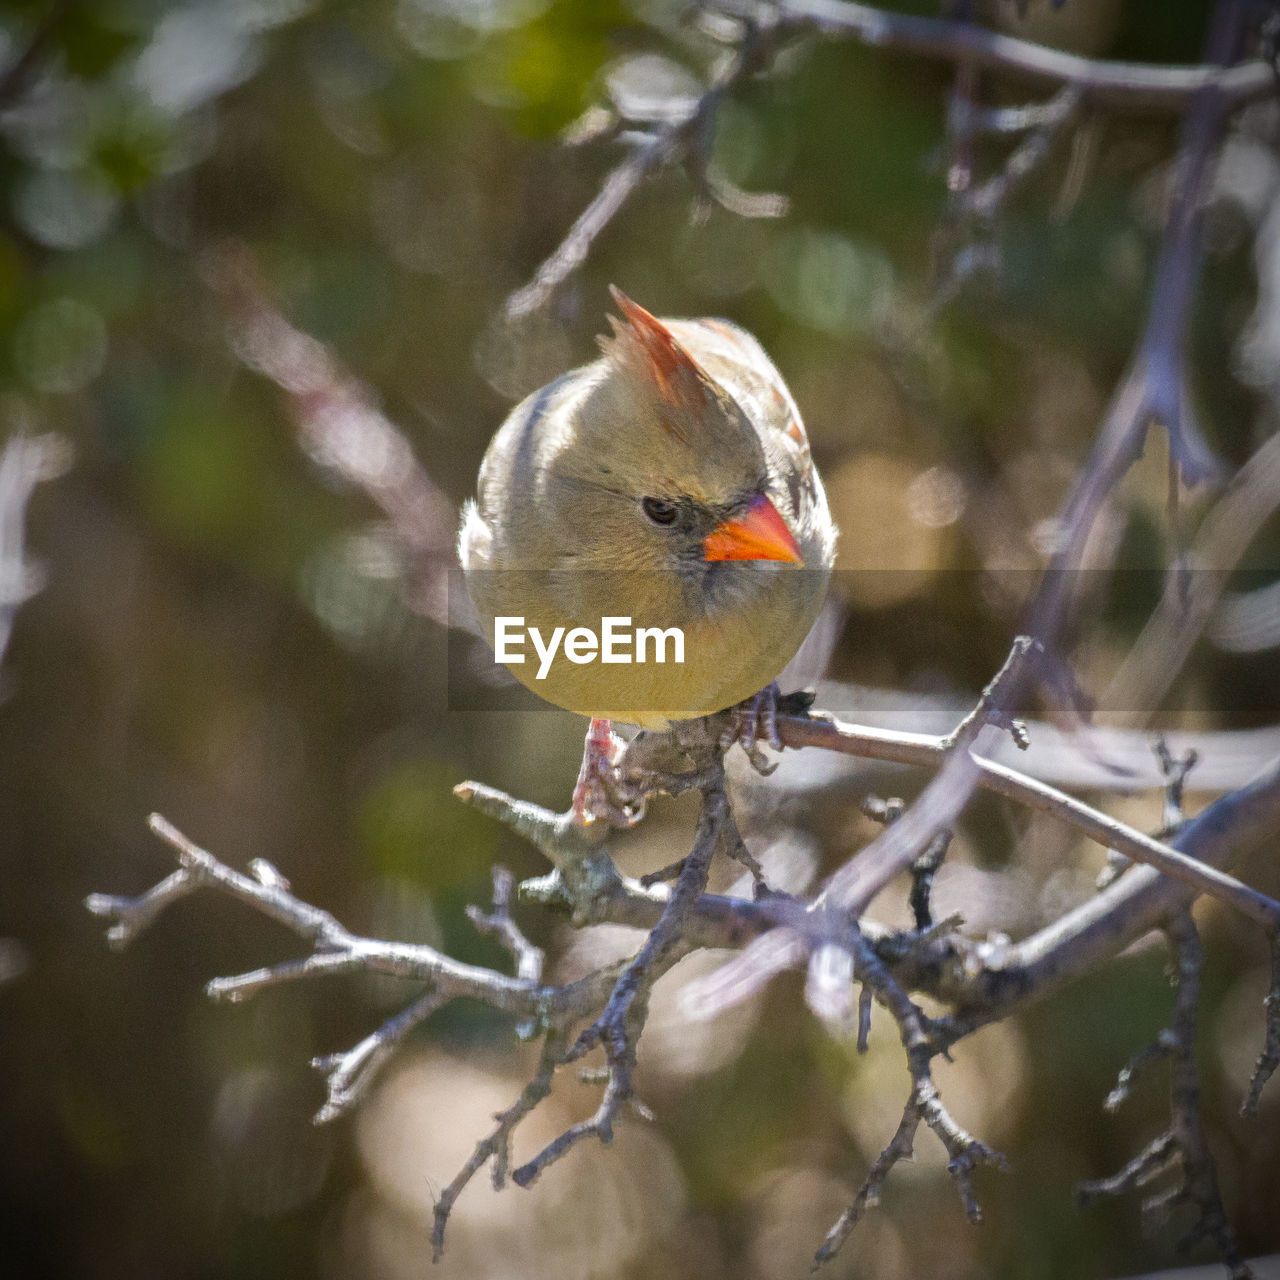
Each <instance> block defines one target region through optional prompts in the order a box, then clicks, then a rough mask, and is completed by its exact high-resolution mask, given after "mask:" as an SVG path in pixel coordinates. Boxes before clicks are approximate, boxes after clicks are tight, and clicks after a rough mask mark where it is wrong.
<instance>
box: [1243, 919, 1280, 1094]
mask: <svg viewBox="0 0 1280 1280" xmlns="http://www.w3.org/2000/svg"><path fill="white" fill-rule="evenodd" d="M1264 1003H1265V1005H1266V1011H1267V1020H1266V1025H1267V1029H1266V1039H1265V1040H1264V1042H1263V1046H1262V1052H1261V1053H1260V1054H1259V1055H1258V1063H1257V1065H1256V1066H1255V1067H1254V1069H1253V1077H1252V1078H1251V1079H1250V1081H1249V1092H1248V1094H1247V1096H1246V1097H1245V1100H1244V1105H1243V1106H1242V1107H1241V1108H1240V1111H1241V1114H1242V1115H1246V1116H1253V1115H1257V1114H1258V1103H1259V1102H1260V1101H1261V1100H1262V1090H1263V1089H1264V1088H1265V1087H1266V1084H1267V1081H1268V1080H1270V1079H1271V1077H1272V1075H1273V1074H1274V1073H1275V1069H1276V1067H1278V1066H1280V937H1275V938H1272V939H1271V988H1270V990H1269V991H1268V992H1267V998H1266V1000H1265V1002H1264Z"/></svg>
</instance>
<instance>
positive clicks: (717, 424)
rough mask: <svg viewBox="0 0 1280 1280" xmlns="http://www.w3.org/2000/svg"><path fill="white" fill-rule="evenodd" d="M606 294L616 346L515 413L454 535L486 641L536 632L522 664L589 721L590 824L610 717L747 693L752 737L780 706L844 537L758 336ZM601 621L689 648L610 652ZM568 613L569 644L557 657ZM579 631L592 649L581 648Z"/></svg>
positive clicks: (682, 709)
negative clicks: (786, 672)
mask: <svg viewBox="0 0 1280 1280" xmlns="http://www.w3.org/2000/svg"><path fill="white" fill-rule="evenodd" d="M611 293H612V295H613V298H614V301H615V303H616V304H617V307H618V309H619V311H620V312H621V316H622V319H621V320H619V319H617V318H616V317H614V316H610V317H609V321H610V324H611V326H612V328H613V333H612V335H611V336H605V337H601V338H600V339H599V340H598V341H599V344H600V347H601V349H602V352H603V354H602V356H601V357H600V358H599V359H598V360H596V361H594V362H593V363H591V364H588V365H585V366H583V367H582V368H580V369H574V370H571V371H570V372H568V373H566V374H564V375H562V376H561V377H560V378H557V379H556V380H555V381H554V382H552V383H550V384H549V385H548V386H545V387H543V388H542V389H541V390H539V391H536V392H534V393H533V394H532V395H531V396H529V397H528V398H527V399H525V400H524V401H523V402H522V403H521V404H519V405H518V406H517V407H516V408H515V409H514V410H513V411H512V413H511V414H510V416H509V417H508V418H507V420H506V422H504V423H503V425H502V427H501V428H500V429H499V431H498V433H497V434H496V435H495V436H494V438H493V441H492V443H491V444H490V445H489V449H488V452H487V453H486V454H485V458H484V462H483V463H482V465H481V467H480V476H479V480H478V484H477V497H476V500H475V501H474V502H468V503H467V504H466V506H465V508H464V510H463V517H462V528H461V531H460V534H459V542H458V549H459V558H460V560H461V562H462V567H463V569H464V571H465V575H466V582H467V588H468V591H469V593H470V595H471V598H472V600H473V601H474V603H475V605H476V608H477V611H478V613H479V615H480V620H481V624H482V626H483V628H484V631H485V634H486V636H487V637H488V639H489V642H490V644H491V645H493V644H494V643H495V620H496V619H499V618H502V619H507V620H508V622H507V623H504V627H505V626H509V625H510V620H511V619H518V620H520V622H521V623H522V625H523V627H524V629H525V633H527V635H528V636H529V637H530V638H533V639H534V640H535V644H540V645H541V647H540V648H538V651H537V652H536V653H535V652H534V650H533V649H532V648H530V647H529V645H527V644H526V645H525V646H524V649H523V650H522V651H521V652H520V655H519V656H520V658H523V659H524V660H523V661H521V660H515V661H512V660H508V661H507V666H508V668H509V670H510V671H511V672H512V674H513V675H514V676H515V677H516V678H517V679H518V680H519V681H520V682H521V683H522V684H524V685H525V686H526V687H528V688H530V689H532V690H533V691H534V692H535V693H537V694H539V695H540V696H541V697H543V698H545V699H546V700H547V701H549V702H552V703H554V704H556V705H557V706H561V707H566V708H568V709H569V710H571V711H576V712H579V713H581V714H584V715H587V716H589V717H591V720H592V724H591V728H590V730H589V731H588V734H587V752H586V756H585V758H584V762H583V773H582V775H581V776H580V778H579V786H578V788H577V789H576V790H575V793H574V811H575V813H576V814H577V815H578V816H579V817H580V818H581V819H582V820H583V821H590V820H591V818H592V817H593V814H592V812H591V804H592V802H593V800H595V801H598V800H599V799H600V796H601V787H600V786H599V785H598V784H599V783H600V782H601V780H602V778H606V777H607V775H608V771H609V769H610V768H611V765H612V761H613V757H614V755H615V754H616V751H617V749H618V746H619V744H618V743H617V741H616V739H614V737H613V735H612V733H611V731H610V728H609V725H608V724H607V721H610V720H619V721H623V722H626V723H630V724H636V725H639V726H641V727H643V728H666V727H667V726H668V725H669V724H670V723H671V722H672V721H676V720H688V719H693V718H695V717H698V716H703V715H709V714H711V713H713V712H717V711H721V710H723V709H725V708H728V707H732V706H735V704H739V703H742V702H744V700H747V699H752V701H751V703H750V706H749V709H748V712H747V714H748V715H749V716H751V717H752V721H751V723H752V730H751V732H752V736H753V737H754V732H755V719H754V717H755V716H756V715H758V714H759V711H760V708H761V706H762V698H763V699H764V701H765V702H768V703H769V705H770V706H771V705H772V703H771V701H770V700H769V698H768V696H767V695H772V697H773V698H776V695H777V687H776V685H774V684H773V683H772V682H773V680H774V678H775V677H776V676H777V675H778V673H779V672H780V671H781V670H782V668H783V667H784V666H785V665H786V664H787V662H788V660H789V659H790V658H791V657H792V655H793V654H794V653H795V652H796V650H797V649H798V648H799V646H800V644H801V643H802V641H803V640H804V638H805V636H806V634H807V633H808V631H809V629H810V627H811V626H812V625H813V622H814V620H815V619H816V617H817V616H818V613H819V610H820V609H821V607H822V602H823V599H824V596H825V594H826V587H827V581H828V578H829V576H830V572H831V565H832V561H833V559H834V555H835V541H836V529H835V526H834V525H833V523H832V521H831V515H830V513H829V511H828V509H827V500H826V495H825V494H824V493H823V489H822V482H821V481H820V480H819V478H818V473H817V471H816V470H815V469H814V465H813V460H812V458H811V457H810V453H809V444H808V439H807V438H806V436H805V431H804V426H803V425H802V423H801V420H800V414H799V412H798V410H797V409H796V406H795V402H794V400H793V399H792V397H791V394H790V392H789V391H788V390H787V387H786V384H785V383H784V382H783V380H782V377H781V375H780V374H779V373H778V371H777V369H776V368H775V367H774V365H773V363H772V362H771V361H770V359H769V357H768V356H766V355H765V353H764V350H763V348H762V347H761V346H760V344H759V343H758V342H757V341H756V339H755V338H753V337H752V336H751V335H750V334H749V333H747V332H746V331H745V330H743V329H741V328H739V327H738V326H737V325H734V324H731V323H729V322H728V321H725V320H716V319H698V320H659V319H657V318H655V317H654V316H652V315H651V314H650V313H649V312H648V311H646V310H645V309H644V308H643V307H642V306H640V305H639V304H638V303H635V302H633V301H632V300H631V299H630V298H628V297H627V296H626V295H625V294H624V293H622V291H621V290H619V289H617V288H611ZM606 619H612V620H613V625H614V626H615V627H618V626H619V625H620V624H621V623H623V622H625V623H627V624H628V625H629V626H630V627H631V628H633V629H638V628H652V629H654V630H655V632H661V631H668V630H669V629H677V630H678V631H679V632H680V634H681V636H682V638H683V654H682V655H681V656H682V657H683V661H674V660H673V659H674V658H675V656H676V655H677V654H678V653H679V650H678V649H677V647H676V645H675V642H674V639H673V638H672V637H670V636H668V639H669V640H670V641H671V643H670V644H665V643H664V649H665V650H666V652H665V653H664V660H662V661H659V660H657V657H658V652H659V647H658V638H657V637H656V635H651V636H650V637H649V639H650V641H651V642H652V643H650V644H649V646H648V648H647V650H645V651H643V652H642V646H641V642H640V638H639V635H638V632H636V633H635V634H632V633H628V638H627V640H626V641H624V642H623V645H622V646H615V647H614V655H615V656H614V657H613V659H612V660H604V658H605V654H604V647H603V645H600V644H599V643H598V637H599V633H600V631H601V629H602V627H603V626H604V623H605V620H606ZM558 627H560V628H563V629H564V630H563V631H562V632H561V635H560V636H559V637H558V640H559V641H560V642H563V643H562V645H561V647H559V648H557V651H556V655H555V660H554V661H549V662H542V661H540V655H542V654H543V653H545V652H547V651H548V650H549V645H548V644H547V643H546V642H547V641H548V639H549V638H551V637H553V636H554V635H555V629H556V628H558ZM533 628H537V631H538V636H537V637H534V635H533ZM575 628H583V629H585V630H586V631H587V632H590V633H591V634H592V635H593V636H594V637H596V640H597V643H596V644H594V645H593V644H591V643H588V641H587V640H585V639H581V638H580V643H579V644H578V646H577V649H576V651H575V649H574V648H573V646H572V645H571V643H570V642H571V641H572V640H573V636H572V635H571V633H572V632H573V631H574V629H575ZM504 651H505V652H506V654H507V656H508V659H510V658H512V657H514V650H513V648H512V647H511V646H510V645H507V646H505V650H504ZM584 653H585V654H588V655H592V656H588V657H586V658H584V657H583V656H582V655H583V654H584ZM502 657H503V654H502V653H501V652H500V653H499V659H500V660H502ZM642 657H643V658H645V659H646V660H644V661H642V660H641V658H642ZM540 673H541V674H540ZM762 691H763V693H762ZM753 695H755V697H754V698H753Z"/></svg>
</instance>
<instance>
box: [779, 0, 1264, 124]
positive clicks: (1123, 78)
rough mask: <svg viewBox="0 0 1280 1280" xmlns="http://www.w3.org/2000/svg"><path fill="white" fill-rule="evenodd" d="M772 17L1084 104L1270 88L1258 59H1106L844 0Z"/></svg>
mask: <svg viewBox="0 0 1280 1280" xmlns="http://www.w3.org/2000/svg"><path fill="white" fill-rule="evenodd" d="M778 8H779V21H780V22H782V23H785V24H786V25H788V26H789V27H790V28H791V29H793V30H800V31H803V30H807V29H810V28H816V29H817V30H819V31H822V32H823V33H825V34H828V35H834V36H850V37H852V38H853V39H855V40H860V41H862V43H864V44H869V45H874V46H876V47H878V48H883V49H893V50H898V51H901V52H903V53H913V54H916V55H918V56H921V57H927V58H938V59H941V60H942V61H946V62H959V61H966V62H971V63H972V64H974V65H975V66H979V67H984V68H988V69H990V70H994V71H1005V72H1008V73H1010V74H1011V75H1016V76H1018V77H1020V78H1022V79H1026V80H1030V81H1033V82H1038V83H1041V84H1053V85H1074V86H1075V87H1076V88H1077V89H1079V90H1081V91H1082V93H1084V94H1085V95H1086V96H1087V97H1088V100H1089V101H1090V102H1094V103H1097V104H1099V105H1101V106H1108V107H1114V108H1116V109H1118V110H1124V111H1154V112H1175V113H1176V112H1180V111H1183V110H1184V109H1185V108H1186V106H1187V104H1188V103H1189V102H1190V101H1191V99H1192V98H1194V97H1195V96H1196V94H1198V93H1200V92H1201V91H1202V90H1203V89H1205V88H1212V89H1213V90H1214V91H1215V92H1216V93H1219V94H1221V96H1222V97H1223V99H1224V101H1225V102H1227V103H1228V104H1229V105H1231V106H1241V105H1243V104H1244V103H1246V102H1253V101H1255V100H1257V99H1259V98H1265V97H1269V96H1271V95H1272V94H1274V93H1275V75H1274V72H1273V71H1272V69H1271V67H1270V66H1269V65H1268V64H1267V63H1265V62H1263V61H1261V60H1259V61H1257V62H1248V63H1244V64H1242V65H1240V66H1237V67H1230V68H1225V69H1224V68H1219V67H1212V66H1190V67H1162V66H1154V65H1152V64H1149V63H1139V62H1107V61H1101V60H1096V59H1092V58H1083V57H1080V56H1079V55H1078V54H1074V53H1067V52H1065V51H1063V50H1061V49H1050V48H1047V47H1046V46H1044V45H1039V44H1034V43H1032V42H1031V41H1029V40H1019V39H1017V38H1016V37H1014V36H1007V35H1002V34H1000V33H998V32H995V31H989V30H987V29H986V28H984V27H979V26H975V25H974V24H972V23H969V22H958V21H949V20H947V19H943V18H926V17H920V16H917V15H915V14H905V13H891V12H888V11H886V10H883V9H876V8H873V7H872V6H871V5H865V4H854V3H850V0H780V3H779V6H778Z"/></svg>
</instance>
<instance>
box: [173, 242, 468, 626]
mask: <svg viewBox="0 0 1280 1280" xmlns="http://www.w3.org/2000/svg"><path fill="white" fill-rule="evenodd" d="M198 266H199V270H200V274H201V278H202V279H203V281H204V283H205V285H206V286H207V287H208V288H209V289H210V290H211V291H212V293H213V294H214V296H215V297H216V298H217V299H218V300H219V302H220V303H221V304H222V306H223V307H224V308H225V311H226V314H227V318H228V328H229V335H228V339H229V343H230V346H231V349H232V350H233V351H234V352H235V354H236V356H237V357H238V358H239V359H240V360H241V361H242V362H243V363H244V364H245V365H246V366H247V367H248V368H251V369H253V370H255V371H256V372H258V373H260V374H262V375H263V376H265V377H267V378H269V379H270V380H271V381H272V382H274V383H275V384H276V385H277V386H278V387H279V388H280V389H281V391H282V392H283V393H284V395H285V398H286V403H287V404H288V407H289V412H290V415H291V416H292V418H293V421H294V426H295V429H296V430H297V433H298V441H299V444H300V445H301V446H302V449H303V450H304V452H306V453H307V455H308V456H309V457H311V458H312V459H313V460H314V461H315V462H316V463H317V464H318V465H320V466H321V467H324V468H326V469H327V470H329V471H331V472H332V473H333V474H335V475H336V476H338V477H339V478H340V479H341V480H342V481H343V482H344V483H345V484H347V485H350V486H351V487H352V488H354V489H357V490H359V491H360V492H362V493H364V494H365V495H366V496H367V497H368V498H369V499H370V501H372V502H373V504H374V505H375V506H376V507H377V508H378V509H379V510H380V511H381V512H382V514H383V515H384V516H385V517H386V520H387V524H388V526H389V529H390V532H391V534H392V536H393V539H394V543H395V544H396V547H397V549H398V551H399V553H400V556H401V560H402V566H403V578H404V581H405V583H406V587H405V596H406V603H407V604H408V605H409V607H410V608H411V609H413V610H414V611H415V612H417V613H420V614H422V615H424V616H426V617H429V618H432V619H433V620H435V621H437V622H439V623H441V624H442V625H445V626H448V625H449V624H450V616H449V599H448V596H449V593H448V580H447V573H448V570H450V569H452V568H454V567H456V564H457V557H456V553H455V550H454V541H455V538H456V536H457V528H458V513H457V509H456V508H455V506H454V504H453V503H452V502H451V501H450V499H449V497H448V496H447V495H446V494H445V493H444V491H443V490H441V489H440V488H439V486H438V485H436V484H435V482H434V481H433V480H432V479H431V477H430V476H429V475H428V474H427V472H426V471H425V470H424V468H423V467H422V466H421V464H420V463H419V462H418V460H417V458H416V457H415V456H414V453H413V449H412V448H411V447H410V445H409V442H408V440H407V439H406V438H405V436H404V434H403V432H401V430H400V429H399V427H397V426H396V425H395V423H393V422H392V421H391V420H390V419H389V418H388V417H387V416H386V415H385V414H383V413H382V412H380V411H379V410H378V409H377V407H376V405H375V399H374V396H373V395H372V393H371V392H370V391H369V390H368V388H366V387H365V386H364V385H363V384H362V383H361V382H360V381H359V380H358V379H357V378H355V377H354V376H353V375H352V374H351V373H350V372H349V371H348V370H346V369H344V368H343V367H342V366H341V364H340V363H339V361H338V360H337V358H336V357H335V356H334V355H333V353H332V352H330V351H329V350H328V349H327V348H326V347H325V346H324V345H323V344H322V343H321V342H319V341H318V340H317V339H315V338H313V337H311V336H310V335H309V334H306V333H303V332H301V331H300V330H299V329H297V328H295V327H294V325H292V324H291V323H290V322H289V320H288V319H287V318H286V317H285V315H284V313H283V312H282V311H281V310H280V309H279V307H278V306H276V304H275V302H274V301H273V300H272V297H271V291H270V289H269V287H268V285H267V282H266V280H265V279H264V277H263V275H262V273H261V271H260V270H259V268H258V264H257V261H256V259H255V258H254V256H253V254H252V251H251V250H250V249H249V247H248V246H247V245H245V244H243V243H240V242H236V241H224V242H222V243H219V244H216V245H212V246H210V247H209V248H207V249H206V250H205V251H204V252H203V253H202V254H201V255H200V258H199V260H198Z"/></svg>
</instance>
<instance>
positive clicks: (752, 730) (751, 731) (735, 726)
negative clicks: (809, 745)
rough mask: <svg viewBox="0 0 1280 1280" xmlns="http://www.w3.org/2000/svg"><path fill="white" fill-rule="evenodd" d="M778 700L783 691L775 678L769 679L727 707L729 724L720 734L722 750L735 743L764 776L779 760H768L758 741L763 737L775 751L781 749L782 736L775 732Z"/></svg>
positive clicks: (752, 765)
mask: <svg viewBox="0 0 1280 1280" xmlns="http://www.w3.org/2000/svg"><path fill="white" fill-rule="evenodd" d="M781 699H782V691H781V690H780V689H779V688H778V683H777V681H776V680H771V681H770V682H769V683H768V684H767V685H765V687H764V688H763V689H761V690H760V692H759V693H757V694H756V695H755V696H754V697H752V698H747V699H746V701H745V702H740V703H738V705H737V706H736V707H730V708H729V720H728V724H727V725H726V727H725V730H724V732H723V733H722V734H721V735H720V746H721V748H722V749H723V750H725V751H728V750H729V748H730V747H732V746H733V744H734V743H735V742H736V743H737V744H738V745H739V746H740V747H741V748H742V749H743V751H745V752H746V754H747V759H748V760H750V761H751V767H752V768H753V769H755V771H756V772H757V773H759V774H761V775H763V776H764V777H768V776H769V774H771V773H772V772H773V771H774V770H775V769H776V768H777V767H778V763H777V761H776V760H770V759H769V757H768V756H766V755H765V753H764V752H763V751H762V750H761V749H760V740H761V739H763V740H764V741H765V742H767V743H768V744H769V746H771V747H772V748H773V749H774V750H775V751H781V750H782V737H781V735H780V734H779V733H778V703H779V702H780V701H781Z"/></svg>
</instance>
